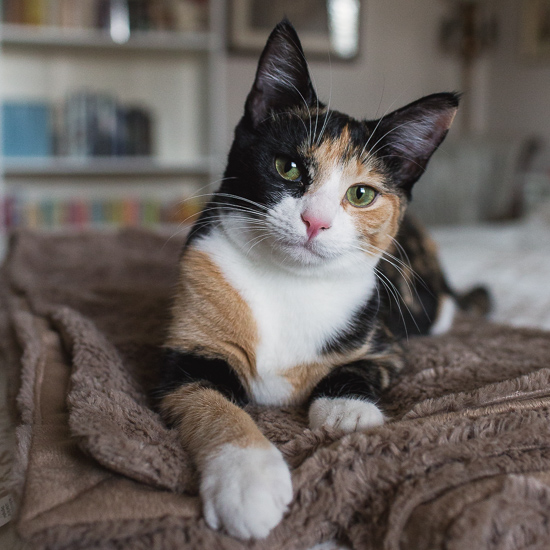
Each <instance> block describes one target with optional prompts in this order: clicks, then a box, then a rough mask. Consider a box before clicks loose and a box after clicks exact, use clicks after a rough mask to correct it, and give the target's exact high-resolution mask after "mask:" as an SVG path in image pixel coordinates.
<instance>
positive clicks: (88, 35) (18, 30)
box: [0, 24, 216, 53]
mask: <svg viewBox="0 0 550 550" xmlns="http://www.w3.org/2000/svg"><path fill="white" fill-rule="evenodd" d="M215 42H216V40H215V37H214V35H213V33H211V32H208V31H196V32H189V31H185V32H177V31H134V32H133V33H132V34H131V36H130V39H129V40H128V41H127V42H123V43H118V42H115V41H114V40H113V39H112V38H111V36H110V34H109V33H108V32H107V31H104V30H101V29H92V28H90V29H77V28H66V27H48V26H31V25H13V24H2V25H0V43H1V44H2V46H3V47H19V48H33V47H36V46H41V47H48V48H62V49H63V48H71V49H75V48H76V49H78V50H116V51H135V52H139V53H143V52H161V53H167V52H172V53H208V52H210V51H212V48H213V47H214V45H215Z"/></svg>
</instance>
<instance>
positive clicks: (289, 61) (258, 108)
mask: <svg viewBox="0 0 550 550" xmlns="http://www.w3.org/2000/svg"><path fill="white" fill-rule="evenodd" d="M316 103H317V96H316V95H315V90H314V89H313V85H312V83H311V78H310V76H309V71H308V68H307V63H306V59H305V57H304V50H303V49H302V45H301V43H300V39H299V38H298V35H297V34H296V31H295V30H294V27H293V26H292V25H291V23H290V22H289V21H288V20H287V19H283V20H282V21H281V22H280V23H279V24H278V25H277V26H276V27H275V29H273V31H272V33H271V35H270V36H269V38H268V40H267V44H266V46H265V48H264V51H263V52H262V55H261V57H260V61H259V63H258V69H257V71H256V79H255V80H254V85H253V86H252V90H251V91H250V93H249V94H248V98H247V100H246V105H245V118H246V119H248V120H249V121H250V122H251V123H252V125H253V126H256V125H258V124H259V123H261V122H262V121H263V120H264V119H265V118H266V117H267V116H268V115H269V113H270V112H271V111H282V110H285V109H288V108H289V107H295V106H303V107H308V106H312V105H315V104H316Z"/></svg>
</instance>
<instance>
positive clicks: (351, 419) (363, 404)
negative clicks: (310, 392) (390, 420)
mask: <svg viewBox="0 0 550 550" xmlns="http://www.w3.org/2000/svg"><path fill="white" fill-rule="evenodd" d="M384 420H385V419H384V415H383V414H382V411H381V410H380V409H379V408H378V407H377V406H376V405H375V404H374V403H371V402H370V401H364V400H361V399H352V398H347V397H320V398H318V399H315V401H313V403H312V404H311V406H310V407H309V426H310V428H311V429H315V428H321V427H325V428H336V429H338V430H342V431H344V432H346V433H350V432H358V431H361V430H366V429H368V428H372V427H373V426H379V425H380V424H383V423H384Z"/></svg>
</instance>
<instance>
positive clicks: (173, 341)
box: [166, 247, 258, 384]
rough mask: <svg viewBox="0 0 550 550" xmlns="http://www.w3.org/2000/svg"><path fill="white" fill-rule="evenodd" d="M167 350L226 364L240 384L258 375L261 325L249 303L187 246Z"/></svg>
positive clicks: (204, 257)
mask: <svg viewBox="0 0 550 550" xmlns="http://www.w3.org/2000/svg"><path fill="white" fill-rule="evenodd" d="M172 316H173V321H172V323H171V325H170V330H169V334H168V340H167V342H166V346H167V347H170V348H173V349H177V350H180V351H191V352H192V351H197V352H199V353H200V354H201V355H202V356H205V357H212V358H213V357H218V358H221V359H224V360H225V361H227V363H228V364H229V365H230V366H231V367H232V368H233V369H234V371H235V372H236V373H237V375H238V376H239V378H240V379H241V381H243V383H245V384H247V382H248V381H249V380H250V379H251V378H253V377H254V376H255V375H256V345H257V342H258V334H257V328H256V323H255V321H254V318H253V316H252V312H251V311H250V308H249V307H248V304H247V303H246V302H245V301H244V300H243V298H242V297H241V295H240V294H239V293H238V292H237V291H236V290H235V288H234V287H233V286H231V285H230V284H229V283H228V282H227V280H226V279H225V278H224V276H223V274H222V273H221V271H220V270H219V268H218V267H217V266H216V264H214V262H213V261H212V260H211V259H210V258H209V256H208V255H207V254H206V253H204V252H202V251H200V250H197V249H195V248H192V247H190V248H188V249H187V250H186V251H185V253H184V255H183V257H182V260H181V269H180V278H179V282H178V288H177V290H176V297H175V301H174V306H173V309H172Z"/></svg>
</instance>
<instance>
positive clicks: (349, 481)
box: [0, 230, 550, 550]
mask: <svg viewBox="0 0 550 550" xmlns="http://www.w3.org/2000/svg"><path fill="white" fill-rule="evenodd" d="M181 245H182V240H181V238H179V237H176V238H172V239H167V238H166V237H164V236H162V235H160V234H155V233H153V232H148V231H143V230H125V231H120V232H117V233H94V232H90V233H82V234H78V235H70V236H69V235H55V234H52V235H44V234H36V233H32V232H22V233H20V234H17V235H16V236H15V237H14V238H13V239H12V242H11V246H10V254H9V258H8V261H7V262H6V264H5V266H4V273H3V283H2V292H3V296H4V301H5V303H6V304H7V311H6V312H5V314H4V319H3V321H2V323H0V327H2V330H3V333H4V334H3V335H2V336H3V339H4V342H5V343H4V348H5V349H6V350H7V349H8V348H9V350H10V353H9V357H7V358H6V357H5V358H4V360H5V361H7V360H9V361H10V365H11V372H13V373H16V375H17V386H18V387H19V393H18V397H17V408H18V419H19V420H18V421H19V427H18V446H19V450H18V463H19V469H18V471H19V472H20V473H19V478H18V479H17V480H16V481H17V484H18V488H19V494H20V509H19V514H18V519H17V527H18V531H19V533H20V536H21V537H22V538H24V539H25V540H27V541H28V542H29V543H30V544H31V546H32V547H33V548H39V549H41V548H43V549H46V548H48V549H69V548H70V549H83V550H84V549H99V548H101V549H104V548H108V549H109V548H113V549H114V548H117V549H128V550H129V549H140V548H143V549H145V548H147V549H148V550H150V549H159V550H160V549H168V550H169V549H174V550H175V549H176V548H178V549H184V548H189V549H200V548H207V549H208V548H220V549H237V548H254V549H258V550H259V549H263V548H273V549H281V550H282V549H288V550H290V549H299V548H304V549H306V548H309V547H311V546H313V545H314V544H316V543H319V542H322V541H325V540H329V539H334V538H335V539H338V540H341V541H344V542H346V543H347V544H348V545H350V546H351V547H352V548H357V549H359V548H361V549H365V548H366V549H380V548H384V549H402V550H406V549H411V550H412V549H414V550H423V549H426V550H427V549H437V548H441V549H443V548H446V549H453V550H471V548H490V549H492V548H495V549H496V548H499V549H500V548H502V549H509V548H510V549H514V548H524V547H529V548H539V547H540V548H543V547H548V545H549V544H550V506H549V504H550V436H549V434H548V421H549V416H550V383H549V382H550V334H548V333H545V332H542V331H537V330H526V329H513V328H510V327H505V326H499V325H494V324H491V323H488V322H483V321H479V320H470V319H461V320H459V321H458V322H457V323H456V324H455V327H454V328H453V330H452V331H451V332H450V333H449V334H447V335H444V336H439V337H425V338H416V339H411V340H410V342H409V343H408V344H407V353H408V356H409V366H408V367H407V368H406V370H405V371H404V372H403V374H402V376H400V378H399V380H398V381H397V382H396V383H395V384H394V386H393V387H392V388H391V389H390V390H389V391H388V392H387V394H386V395H385V396H384V399H383V403H382V405H383V407H384V409H385V410H386V411H387V413H388V414H389V415H390V417H391V419H392V420H391V422H389V423H387V424H386V425H384V426H380V427H377V428H374V429H372V430H370V431H369V432H366V433H355V434H349V435H346V436H342V435H341V434H339V433H338V432H336V431H329V430H315V431H312V430H309V429H308V427H307V415H306V411H305V410H304V409H302V408H282V409H277V408H271V407H254V406H250V407H248V408H247V410H248V412H249V413H250V414H251V415H252V417H253V418H254V419H255V421H256V422H257V424H258V426H259V427H260V429H261V430H262V431H263V433H264V434H265V435H266V436H267V437H268V438H269V439H270V440H271V441H273V442H274V444H275V445H277V446H278V447H279V448H280V449H281V451H282V453H283V455H284V457H285V459H286V460H287V462H288V464H289V466H290V467H291V471H292V477H293V487H294V500H293V502H292V504H291V506H290V509H289V512H288V514H287V515H286V516H285V518H284V519H283V521H282V522H281V524H280V525H279V526H277V527H276V528H275V529H274V531H273V532H272V533H271V534H270V536H269V537H268V538H267V539H265V540H263V541H252V542H248V543H244V542H242V541H238V540H235V539H232V538H231V537H228V536H226V535H224V534H223V533H221V532H214V531H212V530H211V529H209V528H208V527H207V526H206V525H205V523H204V521H203V519H202V516H201V510H200V501H199V498H198V496H197V476H196V472H195V469H194V467H193V464H192V463H191V461H190V460H189V457H188V455H187V453H186V452H185V450H184V449H182V448H181V446H180V444H179V442H178V440H177V437H176V435H175V433H174V431H173V430H170V429H168V428H167V427H166V426H165V425H164V424H163V422H162V421H161V419H160V417H159V416H158V414H157V413H156V412H155V411H154V409H153V408H152V406H151V399H150V393H149V390H150V389H151V388H152V387H153V384H154V380H155V377H156V373H157V369H158V364H159V346H160V344H161V343H162V341H163V334H164V329H165V326H166V322H167V313H168V306H169V302H170V297H171V293H172V289H173V286H174V283H175V281H176V277H177V260H178V256H179V249H180V247H181ZM14 349H16V350H18V352H17V353H14V351H13V350H14ZM14 355H15V358H14ZM14 384H15V379H14Z"/></svg>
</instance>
